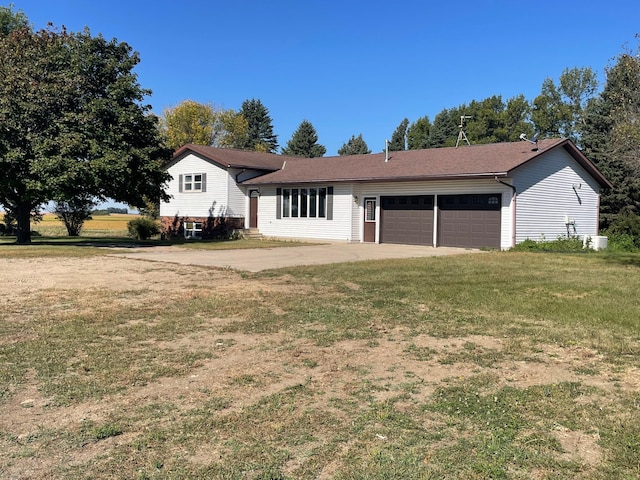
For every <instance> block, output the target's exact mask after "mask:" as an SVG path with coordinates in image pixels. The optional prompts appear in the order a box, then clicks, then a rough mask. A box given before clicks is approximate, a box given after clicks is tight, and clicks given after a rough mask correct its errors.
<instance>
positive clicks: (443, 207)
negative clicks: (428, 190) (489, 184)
mask: <svg viewBox="0 0 640 480" xmlns="http://www.w3.org/2000/svg"><path fill="white" fill-rule="evenodd" d="M499 198H500V195H499V194H492V195H447V196H442V197H440V198H439V202H438V206H439V208H440V209H439V212H438V245H441V246H447V247H466V248H480V247H490V248H500V229H501V219H500V202H499Z"/></svg>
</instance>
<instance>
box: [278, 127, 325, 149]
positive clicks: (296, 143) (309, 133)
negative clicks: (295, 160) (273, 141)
mask: <svg viewBox="0 0 640 480" xmlns="http://www.w3.org/2000/svg"><path fill="white" fill-rule="evenodd" d="M325 153H327V149H326V148H325V147H324V145H320V144H319V143H318V134H317V132H316V129H315V128H314V127H313V125H312V124H311V122H309V121H308V120H303V121H302V122H301V123H300V125H299V126H298V128H297V129H296V131H295V132H293V135H292V136H291V139H290V140H289V141H288V142H287V146H286V147H284V148H283V149H282V154H283V155H289V156H293V157H304V158H314V157H321V156H323V155H324V154H325Z"/></svg>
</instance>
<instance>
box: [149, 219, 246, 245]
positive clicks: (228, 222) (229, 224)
mask: <svg viewBox="0 0 640 480" xmlns="http://www.w3.org/2000/svg"><path fill="white" fill-rule="evenodd" d="M160 221H161V222H162V235H163V237H164V238H182V237H184V223H185V222H201V223H202V239H203V240H211V239H215V238H226V237H228V236H229V235H230V234H231V232H233V231H234V230H242V229H244V218H243V217H161V218H160Z"/></svg>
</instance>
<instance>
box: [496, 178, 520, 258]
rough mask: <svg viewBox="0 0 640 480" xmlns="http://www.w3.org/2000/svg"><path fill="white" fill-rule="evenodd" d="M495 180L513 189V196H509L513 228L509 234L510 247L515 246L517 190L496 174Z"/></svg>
mask: <svg viewBox="0 0 640 480" xmlns="http://www.w3.org/2000/svg"><path fill="white" fill-rule="evenodd" d="M495 181H496V182H498V183H501V184H502V185H506V186H507V187H509V188H510V189H511V190H512V191H513V196H512V197H511V198H512V200H513V205H512V206H511V212H512V213H511V222H512V223H513V230H512V232H513V233H512V235H511V247H515V246H516V200H517V198H518V192H517V191H516V187H514V186H513V185H511V184H510V183H507V182H505V181H503V180H500V179H499V178H498V176H497V175H496V177H495Z"/></svg>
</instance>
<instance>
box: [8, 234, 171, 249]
mask: <svg viewBox="0 0 640 480" xmlns="http://www.w3.org/2000/svg"><path fill="white" fill-rule="evenodd" d="M174 244H176V242H171V241H168V240H135V239H133V238H128V237H39V236H36V237H33V238H32V239H31V243H29V244H22V245H20V244H18V243H16V238H15V237H8V236H7V237H0V249H1V248H2V247H16V246H22V247H37V246H50V247H56V246H58V247H105V248H114V247H116V248H144V247H159V246H170V245H174Z"/></svg>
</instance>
